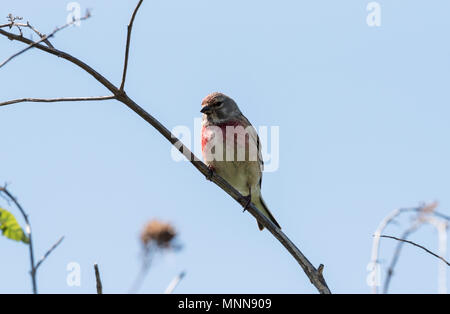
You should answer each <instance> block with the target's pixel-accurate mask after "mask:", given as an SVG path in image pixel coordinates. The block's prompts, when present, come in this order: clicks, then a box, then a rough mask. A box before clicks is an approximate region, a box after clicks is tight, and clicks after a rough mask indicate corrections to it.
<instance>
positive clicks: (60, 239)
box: [34, 236, 64, 271]
mask: <svg viewBox="0 0 450 314" xmlns="http://www.w3.org/2000/svg"><path fill="white" fill-rule="evenodd" d="M63 240H64V236H62V237H61V238H59V240H58V241H56V243H55V244H53V246H52V247H51V248H50V249H49V250H48V251H47V252H46V253H45V254H44V256H43V257H42V258H41V259H40V260H39V262H37V264H36V266H35V267H34V269H35V271H36V270H37V269H38V268H39V266H41V265H42V263H43V262H45V260H46V259H47V257H49V255H50V254H52V252H53V251H54V250H55V249H56V248H57V247H58V246H59V245H60V244H61V242H62V241H63Z"/></svg>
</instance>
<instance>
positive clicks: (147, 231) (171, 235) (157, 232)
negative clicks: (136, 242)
mask: <svg viewBox="0 0 450 314" xmlns="http://www.w3.org/2000/svg"><path fill="white" fill-rule="evenodd" d="M176 236H177V232H176V230H175V228H174V227H173V226H172V225H171V224H169V223H165V222H161V221H158V220H156V219H154V220H151V221H150V222H148V223H147V224H146V225H145V227H144V230H143V231H142V233H141V242H142V244H143V245H144V246H145V247H149V246H152V245H156V246H157V247H158V248H161V249H167V248H170V247H172V242H173V240H174V239H175V237H176Z"/></svg>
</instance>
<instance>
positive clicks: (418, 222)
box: [380, 219, 423, 294]
mask: <svg viewBox="0 0 450 314" xmlns="http://www.w3.org/2000/svg"><path fill="white" fill-rule="evenodd" d="M422 225H423V222H422V221H421V220H419V219H417V220H416V221H415V222H414V223H413V224H412V226H411V227H409V228H408V229H407V230H406V231H405V232H403V234H402V236H401V238H402V239H406V238H407V237H409V236H410V235H411V234H412V233H413V232H415V231H417V229H419V227H420V226H422ZM380 238H381V235H380ZM403 244H404V242H399V243H398V244H397V247H396V248H395V252H394V255H393V257H392V260H391V263H390V264H389V268H388V270H387V274H386V280H385V281H384V286H383V294H387V293H388V290H389V285H390V283H391V279H392V276H393V275H394V268H395V266H396V265H397V262H398V260H399V258H400V253H401V251H402V248H403Z"/></svg>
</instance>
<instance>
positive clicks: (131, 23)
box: [120, 0, 144, 92]
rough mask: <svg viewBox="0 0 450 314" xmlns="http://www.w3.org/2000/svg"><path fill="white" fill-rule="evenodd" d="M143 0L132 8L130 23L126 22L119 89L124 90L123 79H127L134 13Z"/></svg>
mask: <svg viewBox="0 0 450 314" xmlns="http://www.w3.org/2000/svg"><path fill="white" fill-rule="evenodd" d="M143 1H144V0H139V2H138V4H137V6H136V8H135V9H134V12H133V15H132V16H131V20H130V24H128V30H127V45H126V48H125V61H124V64H123V73H122V83H121V84H120V91H122V92H123V91H124V88H125V80H126V79H127V69H128V55H129V53H130V41H131V31H132V30H133V23H134V19H135V18H136V14H137V12H138V11H139V8H140V7H141V4H142V2H143Z"/></svg>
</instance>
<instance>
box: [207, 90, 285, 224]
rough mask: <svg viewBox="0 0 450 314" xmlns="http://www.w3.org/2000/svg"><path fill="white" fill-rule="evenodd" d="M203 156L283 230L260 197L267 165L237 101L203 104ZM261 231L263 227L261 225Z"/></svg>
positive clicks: (213, 99) (218, 97) (212, 98)
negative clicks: (263, 174) (264, 170)
mask: <svg viewBox="0 0 450 314" xmlns="http://www.w3.org/2000/svg"><path fill="white" fill-rule="evenodd" d="M200 112H201V113H203V120H202V154H203V158H204V160H205V163H206V165H207V166H208V167H209V168H210V169H211V171H214V172H216V173H217V174H218V175H219V176H221V177H222V178H224V179H225V180H226V181H227V182H228V183H229V184H231V185H232V186H233V187H234V188H235V189H236V190H238V191H239V192H240V193H241V194H242V195H243V196H246V198H247V201H248V203H247V205H246V207H248V205H249V204H250V201H251V202H252V203H253V204H254V205H255V206H256V207H257V208H258V209H259V210H260V211H261V212H262V213H263V214H264V215H265V216H266V217H267V218H269V219H270V220H271V221H272V222H273V223H274V224H275V225H276V226H277V227H278V228H281V227H280V225H279V224H278V222H277V221H276V220H275V218H274V217H273V215H272V213H271V212H270V211H269V209H268V208H267V205H266V203H265V202H264V200H263V199H262V197H261V182H262V172H263V168H264V162H263V159H262V156H261V147H260V142H259V137H258V134H257V132H256V130H255V128H254V127H253V126H252V125H251V123H250V122H249V121H248V120H247V118H246V117H245V116H244V115H243V114H242V112H241V111H240V110H239V107H238V106H237V104H236V102H235V101H234V100H233V99H231V98H230V97H228V96H226V95H224V94H222V93H212V94H210V95H208V96H206V97H205V98H204V99H203V101H202V109H201V110H200ZM258 227H259V229H260V230H263V229H264V226H263V225H262V224H261V223H259V222H258Z"/></svg>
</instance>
